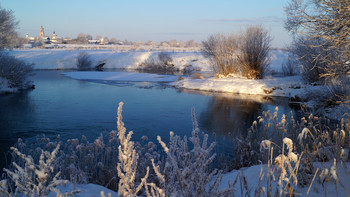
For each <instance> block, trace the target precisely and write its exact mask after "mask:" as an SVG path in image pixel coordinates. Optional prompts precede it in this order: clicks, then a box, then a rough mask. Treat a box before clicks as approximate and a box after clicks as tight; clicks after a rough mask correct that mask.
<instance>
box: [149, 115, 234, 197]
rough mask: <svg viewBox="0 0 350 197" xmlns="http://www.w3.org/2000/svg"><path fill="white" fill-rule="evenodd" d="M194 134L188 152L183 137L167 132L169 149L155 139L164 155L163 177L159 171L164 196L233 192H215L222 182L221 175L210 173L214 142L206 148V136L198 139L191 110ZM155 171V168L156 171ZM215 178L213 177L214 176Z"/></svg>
mask: <svg viewBox="0 0 350 197" xmlns="http://www.w3.org/2000/svg"><path fill="white" fill-rule="evenodd" d="M192 121H193V131H192V136H191V137H190V138H189V141H190V142H191V143H192V145H193V148H192V149H189V147H188V140H187V137H186V136H185V137H184V138H183V139H181V138H180V137H179V136H177V135H175V136H174V133H173V132H170V142H169V146H166V144H165V143H164V142H163V141H162V139H161V138H160V137H159V136H158V138H157V139H158V141H159V143H160V144H161V145H162V147H163V148H164V151H165V153H166V154H167V158H166V163H165V166H164V169H163V175H161V173H160V172H159V171H158V170H155V171H156V174H157V175H158V177H159V179H160V182H161V184H162V188H164V190H165V195H166V196H220V195H229V194H232V193H233V188H229V189H228V190H225V191H218V187H219V185H220V183H221V179H222V172H221V171H219V172H218V170H217V169H214V170H210V164H211V163H212V161H213V159H214V157H215V156H216V154H212V153H211V152H212V150H213V148H214V146H215V143H211V144H210V145H209V146H208V145H207V141H208V135H207V134H205V135H204V138H203V141H202V142H201V140H200V138H199V128H198V125H197V120H196V117H195V113H194V109H192ZM155 169H158V168H155ZM214 175H216V176H215V177H214Z"/></svg>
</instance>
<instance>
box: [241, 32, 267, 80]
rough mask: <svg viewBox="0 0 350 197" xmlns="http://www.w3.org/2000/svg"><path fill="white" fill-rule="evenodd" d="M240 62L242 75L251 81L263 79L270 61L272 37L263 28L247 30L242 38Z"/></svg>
mask: <svg viewBox="0 0 350 197" xmlns="http://www.w3.org/2000/svg"><path fill="white" fill-rule="evenodd" d="M239 40H240V42H239V49H240V50H239V55H238V62H239V64H240V67H241V69H242V75H244V76H246V77H248V78H251V79H262V78H263V76H264V74H265V72H266V70H267V68H268V66H269V64H270V60H269V58H268V54H269V51H270V45H271V37H270V35H269V33H268V32H267V31H266V30H264V28H263V27H261V26H254V27H249V28H247V29H246V30H245V31H244V33H243V34H242V35H241V36H240V39H239Z"/></svg>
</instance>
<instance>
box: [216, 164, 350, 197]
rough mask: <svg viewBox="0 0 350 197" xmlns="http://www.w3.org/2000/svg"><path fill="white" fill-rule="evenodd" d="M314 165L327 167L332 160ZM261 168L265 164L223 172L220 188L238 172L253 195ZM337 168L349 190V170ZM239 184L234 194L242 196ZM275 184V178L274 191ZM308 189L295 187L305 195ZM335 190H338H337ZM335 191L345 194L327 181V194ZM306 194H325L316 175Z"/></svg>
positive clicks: (264, 168)
mask: <svg viewBox="0 0 350 197" xmlns="http://www.w3.org/2000/svg"><path fill="white" fill-rule="evenodd" d="M349 164H350V163H347V164H346V165H349ZM314 165H315V167H316V168H320V169H321V168H322V166H327V167H330V166H332V165H333V162H327V163H314ZM261 168H263V172H264V170H266V169H267V164H265V165H255V166H251V167H246V168H242V169H240V170H233V171H231V172H229V173H226V174H224V176H223V178H222V182H221V185H220V189H224V188H227V187H228V183H229V182H230V183H231V184H232V183H233V181H234V180H235V178H236V177H237V175H238V174H239V173H240V174H244V176H245V177H246V180H247V183H248V187H249V189H250V196H254V192H255V189H256V188H258V184H259V174H260V171H261ZM337 170H338V172H337V175H338V178H339V180H341V181H342V183H343V184H344V186H345V188H346V189H347V190H349V188H350V176H349V175H348V174H349V170H346V169H344V167H341V166H338V168H337ZM318 175H320V172H319V173H318ZM276 178H277V177H276ZM239 184H240V183H239V181H238V183H237V184H236V185H235V188H236V192H235V196H242V195H241V190H240V185H239ZM325 184H326V183H325ZM276 185H277V180H275V181H273V183H272V191H275V189H276ZM261 186H263V187H265V188H266V186H267V182H266V176H264V179H263V181H262V183H261ZM308 189H309V188H308V186H307V187H300V186H299V187H297V188H296V193H300V194H301V196H305V195H306V193H307V190H308ZM337 190H338V192H337ZM348 192H349V191H348ZM337 193H338V196H347V194H346V192H345V191H344V189H343V188H342V187H341V186H340V185H339V184H338V185H337V189H336V185H335V183H334V182H333V181H331V182H329V185H328V196H337ZM272 194H273V195H274V192H272ZM243 196H245V195H244V193H243ZM308 196H310V197H313V196H315V197H316V196H325V191H324V189H323V187H322V183H319V181H318V178H317V177H316V179H315V181H314V182H313V185H312V187H311V189H310V193H309V195H308Z"/></svg>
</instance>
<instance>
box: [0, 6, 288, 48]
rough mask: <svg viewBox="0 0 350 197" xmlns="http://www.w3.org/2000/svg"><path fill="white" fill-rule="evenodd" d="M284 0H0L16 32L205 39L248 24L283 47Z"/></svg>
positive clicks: (134, 39)
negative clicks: (42, 30) (15, 22)
mask: <svg viewBox="0 0 350 197" xmlns="http://www.w3.org/2000/svg"><path fill="white" fill-rule="evenodd" d="M287 3H288V0H225V1H224V0H215V1H214V0H212V1H209V0H172V1H168V0H123V1H120V0H99V1H97V0H96V1H90V0H59V1H50V0H30V1H29V0H28V1H25V0H1V2H0V5H1V6H2V8H5V9H10V10H12V11H13V12H14V15H15V17H16V18H17V19H18V20H19V22H20V23H19V28H18V32H19V33H20V34H21V35H23V36H24V35H25V34H26V33H29V35H30V36H37V35H38V34H39V28H40V26H41V25H43V26H44V28H45V34H46V35H50V34H51V33H52V32H53V31H56V34H57V35H58V36H60V37H71V38H75V37H76V36H77V35H78V34H79V33H86V34H90V35H92V36H93V37H95V36H96V35H101V36H103V37H104V36H107V37H109V38H112V37H114V38H117V39H119V40H124V39H127V40H131V41H146V40H155V41H157V42H159V41H163V40H171V39H177V40H185V41H186V40H190V39H193V40H195V41H197V42H201V41H203V40H205V39H206V38H207V37H208V36H209V35H211V34H215V33H221V32H223V33H231V32H237V31H239V30H240V29H244V28H245V27H246V26H249V25H258V24H261V25H263V26H264V27H265V28H266V29H268V30H270V33H271V36H272V37H273V42H272V44H273V46H275V47H283V46H285V45H286V44H288V43H289V42H290V38H289V37H290V36H289V35H288V33H287V32H286V31H285V30H284V28H283V20H284V18H285V13H284V8H283V7H284V6H286V5H287Z"/></svg>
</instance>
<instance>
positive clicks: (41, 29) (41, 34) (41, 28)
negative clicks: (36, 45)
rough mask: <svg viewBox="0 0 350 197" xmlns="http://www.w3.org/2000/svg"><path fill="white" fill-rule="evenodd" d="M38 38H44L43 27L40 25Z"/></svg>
mask: <svg viewBox="0 0 350 197" xmlns="http://www.w3.org/2000/svg"><path fill="white" fill-rule="evenodd" d="M39 37H41V38H44V37H45V34H44V27H43V26H42V25H41V27H40V34H39Z"/></svg>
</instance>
